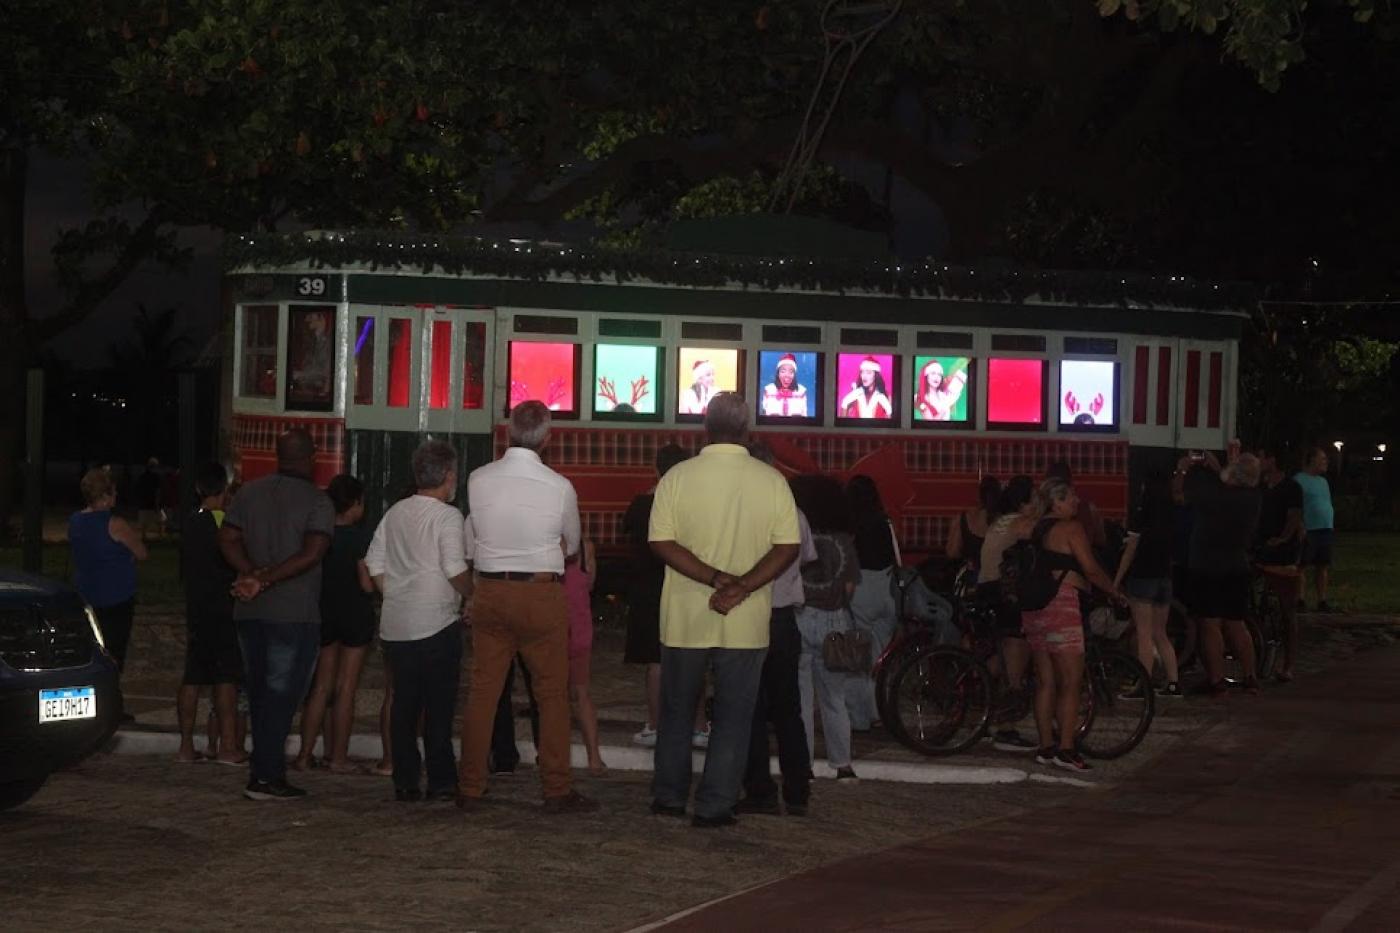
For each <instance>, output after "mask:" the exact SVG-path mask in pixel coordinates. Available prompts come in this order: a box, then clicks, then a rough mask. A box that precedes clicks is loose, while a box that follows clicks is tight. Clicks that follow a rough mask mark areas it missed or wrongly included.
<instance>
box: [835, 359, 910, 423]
mask: <svg viewBox="0 0 1400 933" xmlns="http://www.w3.org/2000/svg"><path fill="white" fill-rule="evenodd" d="M852 356H854V357H867V356H871V357H877V358H880V357H884V358H888V359H889V361H890V370H891V371H890V372H888V373H886V372H884V365H883V364H882V365H881V376H882V377H884V382H885V397H886V398H888V399H889V401H890V416H889V417H888V418H853V417H850V416H849V415H843V414H841V408H840V405H841V399H843V398H845V397H846V395H847V394H848V391H842V390H843V388H844V386H845V383H844V382H843V381H842V379H841V360H842V359H843V358H844V357H852ZM857 368H858V367H857ZM903 376H904V355H903V354H902V353H901V352H900V349H899V347H898V346H890V347H842V348H840V349H838V350H837V351H836V352H835V353H834V354H833V358H832V371H831V378H832V384H831V394H830V396H829V397H828V399H827V404H829V405H831V406H832V408H831V412H832V425H833V426H835V427H838V428H859V429H861V430H863V431H870V430H875V431H882V430H883V431H899V430H903V429H904V427H905V425H904V404H905V399H904V389H903V386H904V383H903V381H902V379H903Z"/></svg>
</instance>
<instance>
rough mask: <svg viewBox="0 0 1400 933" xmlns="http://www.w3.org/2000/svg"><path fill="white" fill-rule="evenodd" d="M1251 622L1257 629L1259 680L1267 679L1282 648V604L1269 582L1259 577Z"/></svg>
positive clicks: (1256, 581) (1255, 583)
mask: <svg viewBox="0 0 1400 933" xmlns="http://www.w3.org/2000/svg"><path fill="white" fill-rule="evenodd" d="M1251 611H1252V613H1253V622H1254V624H1255V625H1256V626H1257V627H1258V629H1259V639H1258V641H1257V642H1256V649H1255V651H1256V655H1255V656H1256V657H1257V658H1258V660H1259V666H1258V670H1259V678H1260V679H1261V680H1264V679H1267V678H1268V677H1269V676H1270V675H1271V674H1273V672H1274V665H1275V664H1276V663H1277V661H1278V656H1279V651H1280V650H1281V649H1282V648H1283V625H1284V622H1283V602H1282V601H1281V600H1280V599H1279V596H1278V592H1277V591H1276V590H1275V589H1274V588H1273V586H1271V585H1270V584H1269V582H1268V581H1267V580H1266V579H1264V578H1262V577H1260V578H1258V579H1256V580H1255V581H1254V601H1253V606H1252V609H1251Z"/></svg>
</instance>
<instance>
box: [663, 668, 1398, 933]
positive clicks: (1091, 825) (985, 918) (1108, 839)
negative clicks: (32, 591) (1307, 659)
mask: <svg viewBox="0 0 1400 933" xmlns="http://www.w3.org/2000/svg"><path fill="white" fill-rule="evenodd" d="M1227 713H1228V715H1227V716H1226V717H1225V718H1224V719H1222V720H1221V721H1220V722H1218V723H1216V724H1215V725H1212V726H1210V727H1209V728H1207V729H1205V730H1203V731H1202V732H1201V733H1199V734H1197V735H1194V736H1192V737H1190V738H1188V739H1187V740H1186V741H1184V742H1182V743H1181V744H1180V745H1179V746H1178V747H1177V748H1175V749H1174V750H1173V751H1172V752H1171V753H1170V754H1168V755H1164V756H1162V757H1160V758H1158V759H1157V760H1156V761H1155V762H1153V764H1152V765H1151V767H1149V768H1146V769H1143V770H1142V771H1141V772H1140V773H1139V774H1138V775H1136V776H1135V777H1134V779H1133V780H1132V781H1131V782H1127V783H1125V784H1123V785H1120V786H1118V787H1116V788H1114V789H1112V790H1106V791H1100V792H1096V793H1085V794H1081V795H1074V796H1067V797H1062V798H1061V800H1060V801H1058V802H1055V803H1049V804H1047V806H1045V807H1043V808H1041V809H1038V810H1036V811H1034V812H1029V813H1024V814H1014V815H1008V816H1006V817H1004V818H1000V819H997V820H993V821H991V822H985V823H981V824H978V825H976V826H970V827H964V828H961V829H959V830H957V831H954V832H951V833H945V834H943V835H940V836H937V837H933V838H928V839H921V840H917V841H915V842H911V843H906V844H904V845H902V846H898V847H896V848H893V849H889V850H886V851H884V852H880V853H875V854H867V855H863V856H861V857H860V858H857V859H848V860H846V861H843V862H835V863H832V864H828V865H824V866H822V867H821V868H818V869H815V870H812V871H809V872H806V873H804V874H802V875H798V876H795V877H791V878H788V879H785V880H783V881H781V882H778V883H776V884H772V885H769V886H767V887H764V888H762V889H759V890H755V891H752V892H750V893H747V894H744V895H741V896H739V897H736V898H733V899H730V900H727V901H725V902H723V903H721V904H717V905H715V906H712V907H710V908H708V909H705V910H702V911H699V912H697V913H694V914H691V915H690V916H688V917H685V918H684V919H681V920H679V921H677V922H675V923H673V924H671V925H669V926H667V927H666V929H667V930H674V931H677V933H679V931H688V930H696V931H700V930H727V931H743V930H755V931H760V930H761V931H767V930H771V929H774V928H775V927H782V928H789V929H803V930H868V929H882V930H934V929H986V930H1011V929H1035V930H1184V929H1210V930H1325V931H1331V930H1343V929H1350V930H1395V929H1400V887H1398V886H1397V885H1398V884H1400V847H1397V845H1396V839H1397V836H1400V734H1397V732H1396V729H1395V723H1396V721H1397V719H1400V648H1396V647H1390V648H1385V649H1381V650H1377V651H1375V652H1372V653H1369V654H1366V655H1362V656H1360V657H1358V658H1357V659H1355V660H1353V661H1351V662H1349V663H1346V664H1344V665H1341V666H1339V667H1338V668H1336V669H1334V670H1333V671H1332V672H1330V673H1328V674H1326V675H1322V676H1319V677H1316V678H1313V679H1310V680H1308V681H1304V682H1301V683H1297V684H1295V685H1292V686H1290V687H1287V688H1282V689H1279V690H1276V691H1273V692H1271V693H1269V694H1268V695H1265V696H1262V697H1259V698H1255V699H1245V698H1238V699H1231V700H1230V701H1228V704H1227Z"/></svg>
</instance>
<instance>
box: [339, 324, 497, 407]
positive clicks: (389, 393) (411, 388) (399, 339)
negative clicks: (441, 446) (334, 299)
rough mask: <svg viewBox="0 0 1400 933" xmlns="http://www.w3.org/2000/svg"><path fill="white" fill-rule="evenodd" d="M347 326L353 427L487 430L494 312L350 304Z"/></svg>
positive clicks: (350, 405)
mask: <svg viewBox="0 0 1400 933" xmlns="http://www.w3.org/2000/svg"><path fill="white" fill-rule="evenodd" d="M350 325H351V331H352V334H351V336H350V347H349V356H350V359H351V363H350V366H349V370H350V379H349V386H348V390H349V391H348V396H349V405H347V407H346V424H347V426H348V427H350V428H352V429H370V430H382V431H410V432H418V433H422V432H428V431H431V432H434V433H443V434H464V433H479V434H488V433H490V430H491V418H490V411H491V407H490V398H489V397H488V396H489V394H490V386H491V375H492V373H491V367H492V354H491V353H490V352H488V348H489V347H490V341H491V340H492V339H493V338H494V334H493V329H494V326H495V320H494V316H493V313H492V312H491V311H490V310H481V309H474V308H447V307H442V306H434V305H417V306H415V305H385V306H366V305H352V306H351V307H350Z"/></svg>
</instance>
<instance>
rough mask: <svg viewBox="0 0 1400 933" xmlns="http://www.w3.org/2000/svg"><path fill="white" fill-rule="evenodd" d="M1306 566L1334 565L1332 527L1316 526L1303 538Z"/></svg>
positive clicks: (1302, 562)
mask: <svg viewBox="0 0 1400 933" xmlns="http://www.w3.org/2000/svg"><path fill="white" fill-rule="evenodd" d="M1300 563H1301V564H1302V565H1303V566H1304V567H1330V566H1331V565H1332V529H1331V528H1314V529H1313V530H1312V531H1309V532H1308V533H1307V537H1305V538H1304V539H1303V558H1302V560H1301V561H1300Z"/></svg>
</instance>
